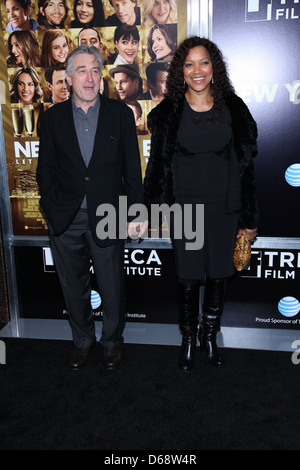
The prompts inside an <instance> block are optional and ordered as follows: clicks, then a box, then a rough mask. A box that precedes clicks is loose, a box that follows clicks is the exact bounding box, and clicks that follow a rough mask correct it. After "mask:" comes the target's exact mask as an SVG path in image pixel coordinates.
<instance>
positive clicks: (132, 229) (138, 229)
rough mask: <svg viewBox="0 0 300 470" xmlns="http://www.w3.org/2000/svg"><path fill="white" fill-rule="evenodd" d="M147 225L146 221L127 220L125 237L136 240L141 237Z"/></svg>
mask: <svg viewBox="0 0 300 470" xmlns="http://www.w3.org/2000/svg"><path fill="white" fill-rule="evenodd" d="M147 227H148V221H147V220H146V221H145V222H127V238H128V237H129V238H132V239H133V240H136V239H138V238H143V236H144V234H145V232H146V230H147Z"/></svg>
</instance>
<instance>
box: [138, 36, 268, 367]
mask: <svg viewBox="0 0 300 470" xmlns="http://www.w3.org/2000/svg"><path fill="white" fill-rule="evenodd" d="M148 127H149V129H151V133H152V137H151V153H150V159H149V162H148V166H147V169H146V175H145V180H144V188H145V201H146V203H147V205H148V206H149V207H150V205H151V204H163V203H166V204H168V205H169V206H171V205H172V204H174V203H176V204H179V206H180V208H181V210H182V213H183V217H182V220H183V221H184V213H185V211H186V210H187V207H188V208H189V209H191V210H192V214H193V215H192V220H193V226H194V228H195V226H196V225H195V224H196V221H195V217H196V208H197V207H199V206H197V205H198V204H202V205H203V207H204V229H203V230H204V244H203V247H202V248H200V249H197V250H190V249H188V248H187V246H188V245H186V243H187V241H190V240H187V239H186V238H185V236H184V234H185V229H186V226H185V225H184V223H183V226H182V233H183V236H182V238H181V239H178V238H177V237H176V236H175V233H178V232H176V230H178V226H176V223H177V222H176V219H175V216H174V217H173V219H172V218H171V223H170V232H171V239H172V243H173V248H174V256H175V267H176V273H177V277H178V282H179V288H180V298H181V305H180V317H179V326H180V330H181V333H182V346H181V351H180V357H179V366H180V368H181V369H183V370H190V369H191V368H192V366H193V360H194V350H195V346H196V339H197V333H198V338H199V341H200V347H201V350H204V351H206V353H207V358H208V360H209V361H210V362H211V363H212V364H214V365H217V366H221V365H222V364H223V360H222V357H221V355H220V353H219V351H218V348H217V345H216V335H217V331H218V330H219V329H220V319H221V314H222V311H223V303H224V297H225V289H226V280H227V278H228V277H230V276H231V275H233V274H234V266H233V250H234V245H235V239H236V236H238V235H239V234H240V231H241V230H242V229H246V230H247V236H248V238H249V240H253V239H254V238H255V236H256V233H257V227H258V223H259V222H258V217H259V216H258V209H257V202H256V195H255V176H254V164H253V158H254V157H255V156H256V154H257V147H256V139H257V127H256V123H255V121H254V120H253V118H252V116H251V114H250V112H249V110H248V108H247V106H246V105H245V104H244V102H243V101H242V100H241V99H240V98H239V97H238V96H237V95H236V94H235V93H234V90H233V87H232V85H231V83H230V80H229V78H228V75H227V71H226V66H225V63H224V60H223V58H222V54H221V52H220V50H219V49H218V47H217V46H216V45H215V44H214V43H213V42H211V41H209V40H208V39H206V38H199V37H192V38H188V39H186V40H185V41H183V43H182V44H181V45H180V46H179V47H178V49H177V51H176V52H175V55H174V58H173V60H172V62H171V64H170V67H169V72H168V79H167V94H166V97H165V99H164V100H163V101H162V102H161V103H160V104H159V105H158V106H156V107H155V108H154V109H153V110H152V111H151V113H150V114H149V116H148ZM177 220H178V219H177ZM189 222H190V223H191V221H190V220H189ZM175 229H176V230H175ZM198 235H199V234H198ZM203 280H205V295H204V302H203V314H202V322H201V325H200V328H199V331H198V316H199V288H200V284H201V282H203Z"/></svg>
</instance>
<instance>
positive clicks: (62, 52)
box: [51, 36, 69, 63]
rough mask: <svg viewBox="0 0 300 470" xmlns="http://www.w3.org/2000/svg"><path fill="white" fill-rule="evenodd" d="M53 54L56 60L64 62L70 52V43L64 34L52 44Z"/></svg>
mask: <svg viewBox="0 0 300 470" xmlns="http://www.w3.org/2000/svg"><path fill="white" fill-rule="evenodd" d="M51 54H52V57H53V59H54V60H55V61H56V62H60V63H64V62H65V61H66V58H67V55H68V54H69V45H68V42H67V40H66V38H65V37H64V36H60V37H58V38H56V39H54V41H52V44H51Z"/></svg>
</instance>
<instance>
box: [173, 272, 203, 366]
mask: <svg viewBox="0 0 300 470" xmlns="http://www.w3.org/2000/svg"><path fill="white" fill-rule="evenodd" d="M199 289H200V283H199V282H198V281H193V280H192V281H189V280H181V279H180V280H179V291H180V292H179V294H180V313H179V328H180V331H181V334H182V343H181V349H180V354H179V361H178V365H179V367H180V369H182V370H184V371H188V370H191V369H192V367H193V365H194V354H195V348H196V342H197V332H198V317H199Z"/></svg>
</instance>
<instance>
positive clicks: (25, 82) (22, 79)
mask: <svg viewBox="0 0 300 470" xmlns="http://www.w3.org/2000/svg"><path fill="white" fill-rule="evenodd" d="M17 90H18V97H19V100H20V101H21V103H24V104H31V103H32V100H33V97H34V93H35V86H34V82H33V80H32V78H31V76H30V75H29V73H20V75H19V78H18V84H17Z"/></svg>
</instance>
